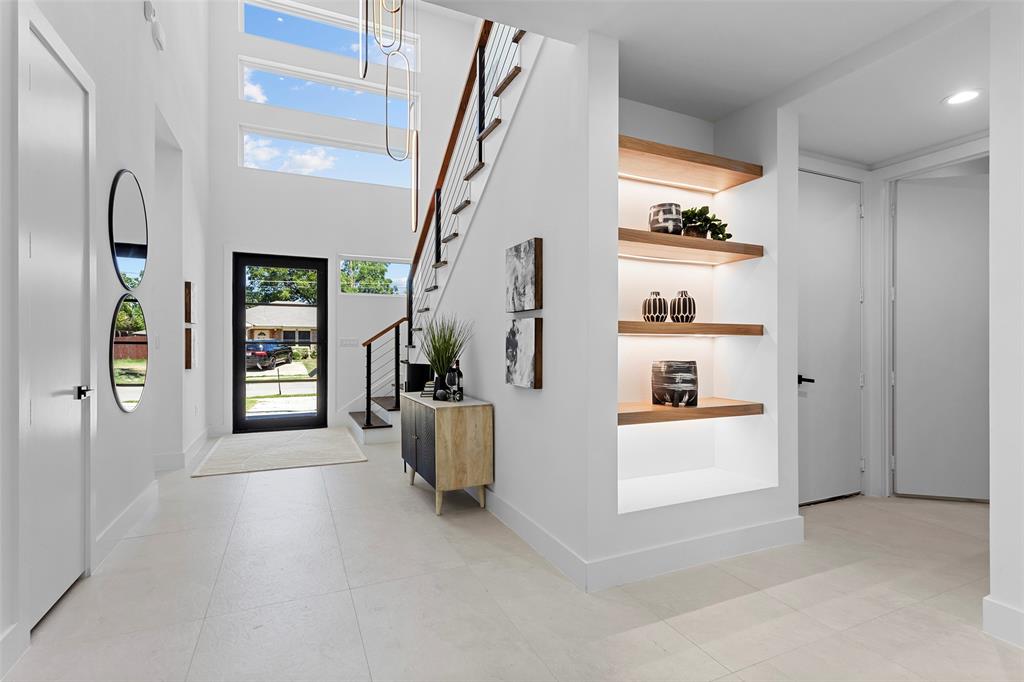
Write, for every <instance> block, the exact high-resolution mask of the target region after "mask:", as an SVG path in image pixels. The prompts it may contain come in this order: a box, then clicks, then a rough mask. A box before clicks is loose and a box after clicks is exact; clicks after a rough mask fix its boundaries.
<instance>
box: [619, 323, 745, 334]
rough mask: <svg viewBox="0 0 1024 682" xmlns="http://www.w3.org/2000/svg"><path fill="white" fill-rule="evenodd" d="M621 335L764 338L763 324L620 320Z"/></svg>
mask: <svg viewBox="0 0 1024 682" xmlns="http://www.w3.org/2000/svg"><path fill="white" fill-rule="evenodd" d="M619 334H658V335H665V336H764V325H763V324H721V323H717V322H641V321H639V320H619Z"/></svg>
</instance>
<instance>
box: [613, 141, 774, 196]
mask: <svg viewBox="0 0 1024 682" xmlns="http://www.w3.org/2000/svg"><path fill="white" fill-rule="evenodd" d="M763 173H764V169H763V168H762V167H761V166H759V165H757V164H756V163H747V162H745V161H736V160H735V159H727V158H726V157H724V156H715V155H714V154H705V153H704V152H696V151H693V150H692V149H684V148H682V147H673V146H672V145H667V144H661V143H660V142H651V141H650V140H641V139H640V138H638V137H630V136H628V135H619V177H620V178H626V179H628V180H638V181H640V182H651V183H654V184H657V185H669V186H672V187H682V188H684V189H693V190H697V191H699V192H712V193H714V192H721V191H722V190H723V189H729V188H730V187H736V186H737V185H742V184H743V183H745V182H750V181H751V180H757V179H758V178H760V177H761V175H762V174H763Z"/></svg>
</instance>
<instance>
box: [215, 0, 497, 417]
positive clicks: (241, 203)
mask: <svg viewBox="0 0 1024 682" xmlns="http://www.w3.org/2000/svg"><path fill="white" fill-rule="evenodd" d="M305 4H308V5H313V6H316V7H320V8H323V9H325V10H328V11H333V12H340V13H343V14H347V15H348V16H357V7H356V4H355V3H337V2H330V1H328V0H313V1H309V2H307V3H305ZM239 7H240V5H239V4H238V3H234V2H214V3H212V4H211V5H210V20H211V23H210V131H211V137H210V143H211V146H210V173H211V180H210V181H211V205H210V210H211V225H213V226H214V227H213V229H212V230H211V231H210V234H209V238H208V240H207V242H206V248H207V268H208V272H207V277H208V281H209V283H210V284H209V286H208V288H207V290H206V292H205V296H206V302H207V305H208V313H207V318H206V320H204V322H205V324H204V334H205V341H206V344H207V348H209V349H210V352H211V356H210V357H211V362H210V363H209V364H208V366H207V367H206V370H205V373H206V376H207V381H208V383H207V387H206V389H207V400H208V403H209V405H210V412H209V424H210V432H211V434H218V435H219V434H223V433H228V432H230V430H231V399H232V392H231V350H230V347H229V344H228V339H229V335H230V326H231V307H230V292H231V286H230V282H231V279H230V278H231V254H232V253H233V252H236V251H238V252H248V253H266V254H273V255H289V256H305V257H313V258H326V259H328V277H329V282H328V287H327V290H328V292H329V296H328V304H327V305H328V308H327V311H328V320H329V324H330V326H331V329H330V335H331V347H330V350H329V357H330V365H331V366H332V369H330V370H329V371H330V377H329V379H328V387H329V393H328V422H329V423H330V424H335V423H346V422H347V420H348V416H347V414H346V413H345V409H346V408H348V407H349V403H350V402H351V401H352V399H354V398H356V397H358V395H359V394H360V393H361V392H362V390H363V385H364V377H365V366H364V363H365V357H366V356H365V353H364V349H363V348H362V347H361V346H360V345H359V344H360V343H361V342H362V341H364V340H365V339H367V338H369V337H370V336H372V335H373V334H374V333H376V332H377V331H379V330H380V329H382V328H384V327H385V326H387V325H388V324H390V323H391V322H394V321H395V320H397V319H398V318H399V317H402V316H403V315H404V314H405V299H404V297H378V296H369V297H361V296H342V295H337V291H338V288H337V287H338V279H337V272H338V267H339V257H340V256H352V257H355V256H364V257H369V258H377V259H388V258H392V259H403V258H404V259H409V258H411V257H412V254H413V251H414V249H415V248H416V237H417V235H415V234H413V232H412V231H411V229H410V218H409V215H410V209H409V191H408V190H406V189H400V188H396V187H388V186H384V185H374V184H367V183H357V182H346V181H341V180H332V179H325V178H318V177H310V176H301V175H292V174H287V173H277V172H272V171H264V170H256V169H252V168H243V167H242V166H241V165H240V158H241V156H240V151H239V145H240V141H239V140H240V134H239V126H241V125H244V126H250V127H253V128H258V129H270V130H283V131H288V132H291V133H293V134H306V135H313V136H318V137H319V138H320V139H325V140H330V139H335V140H341V141H349V142H357V143H364V144H383V140H384V129H383V128H382V127H381V126H377V125H373V124H369V123H362V122H358V121H349V120H346V119H339V118H334V117H330V116H321V115H317V114H310V113H306V112H302V111H294V110H289V109H283V108H280V107H274V106H267V105H261V104H257V103H255V102H247V101H243V100H242V99H241V98H240V97H239V92H240V88H239V73H240V71H239V56H240V55H241V56H245V57H251V58H257V59H265V60H269V61H271V62H276V63H279V64H284V65H291V66H298V67H303V68H309V69H314V70H316V71H320V72H325V73H335V74H338V75H341V76H347V77H349V78H355V77H356V61H355V60H353V59H347V58H344V57H340V56H335V55H332V54H330V53H327V52H322V51H318V50H313V49H307V48H302V47H297V46H295V45H290V44H286V43H283V42H279V41H274V40H270V39H266V38H261V37H257V36H251V35H248V34H245V33H244V32H242V31H241V30H240V24H239ZM416 21H417V26H416V27H415V28H414V29H413V30H415V32H417V33H418V34H419V35H420V36H421V42H420V43H419V45H418V48H419V50H420V54H419V57H418V62H419V64H420V71H419V73H418V75H417V85H416V86H415V87H416V88H418V89H419V91H420V93H421V101H420V126H421V133H420V149H421V155H422V157H421V158H422V165H421V177H422V178H423V183H424V186H429V185H430V183H431V182H432V180H431V178H436V177H437V169H438V167H439V166H440V162H441V154H442V152H443V150H444V144H445V143H446V142H447V139H448V134H449V132H450V131H451V125H452V121H453V119H454V117H455V109H456V106H457V105H458V98H459V94H460V92H461V88H462V84H463V83H464V82H465V74H466V71H467V69H468V68H469V64H470V60H471V58H472V54H473V45H474V41H475V39H476V36H477V31H478V28H479V23H478V22H477V21H476V20H474V19H473V18H471V17H468V16H465V15H462V14H458V13H456V12H451V11H449V10H446V9H441V8H434V7H431V6H429V5H426V4H422V5H420V6H419V11H418V16H417V18H416ZM369 73H370V75H369V76H368V77H369V78H371V79H375V80H376V81H382V79H383V72H382V70H381V69H379V68H378V67H371V69H370V72H369ZM402 79H403V86H402V87H404V75H403V76H402ZM399 144H401V143H399ZM428 194H429V193H427V192H423V193H422V194H421V197H420V200H421V205H424V206H425V204H426V202H427V201H428V200H429V196H427V195H428ZM421 211H422V209H421ZM420 215H421V216H422V212H421V214H420ZM370 308H372V311H371V310H370ZM403 343H404V340H403Z"/></svg>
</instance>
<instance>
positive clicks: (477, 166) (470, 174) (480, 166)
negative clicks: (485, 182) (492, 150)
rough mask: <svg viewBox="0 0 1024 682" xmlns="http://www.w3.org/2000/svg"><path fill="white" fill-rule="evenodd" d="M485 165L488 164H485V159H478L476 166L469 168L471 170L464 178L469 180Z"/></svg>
mask: <svg viewBox="0 0 1024 682" xmlns="http://www.w3.org/2000/svg"><path fill="white" fill-rule="evenodd" d="M485 165H486V164H484V162H483V161H478V162H477V164H476V165H475V166H473V167H472V168H470V169H469V172H468V173H466V175H465V177H463V178H462V179H463V180H465V181H466V182H469V181H470V180H471V179H472V178H473V176H474V175H476V174H477V173H479V172H480V171H482V170H483V169H484V166H485Z"/></svg>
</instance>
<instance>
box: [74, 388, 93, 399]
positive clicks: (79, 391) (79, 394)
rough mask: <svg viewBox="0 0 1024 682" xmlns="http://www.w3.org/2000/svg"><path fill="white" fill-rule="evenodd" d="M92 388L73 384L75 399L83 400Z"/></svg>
mask: <svg viewBox="0 0 1024 682" xmlns="http://www.w3.org/2000/svg"><path fill="white" fill-rule="evenodd" d="M92 390H93V389H91V388H89V387H88V386H75V400H85V399H86V398H88V397H89V394H90V393H92Z"/></svg>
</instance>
